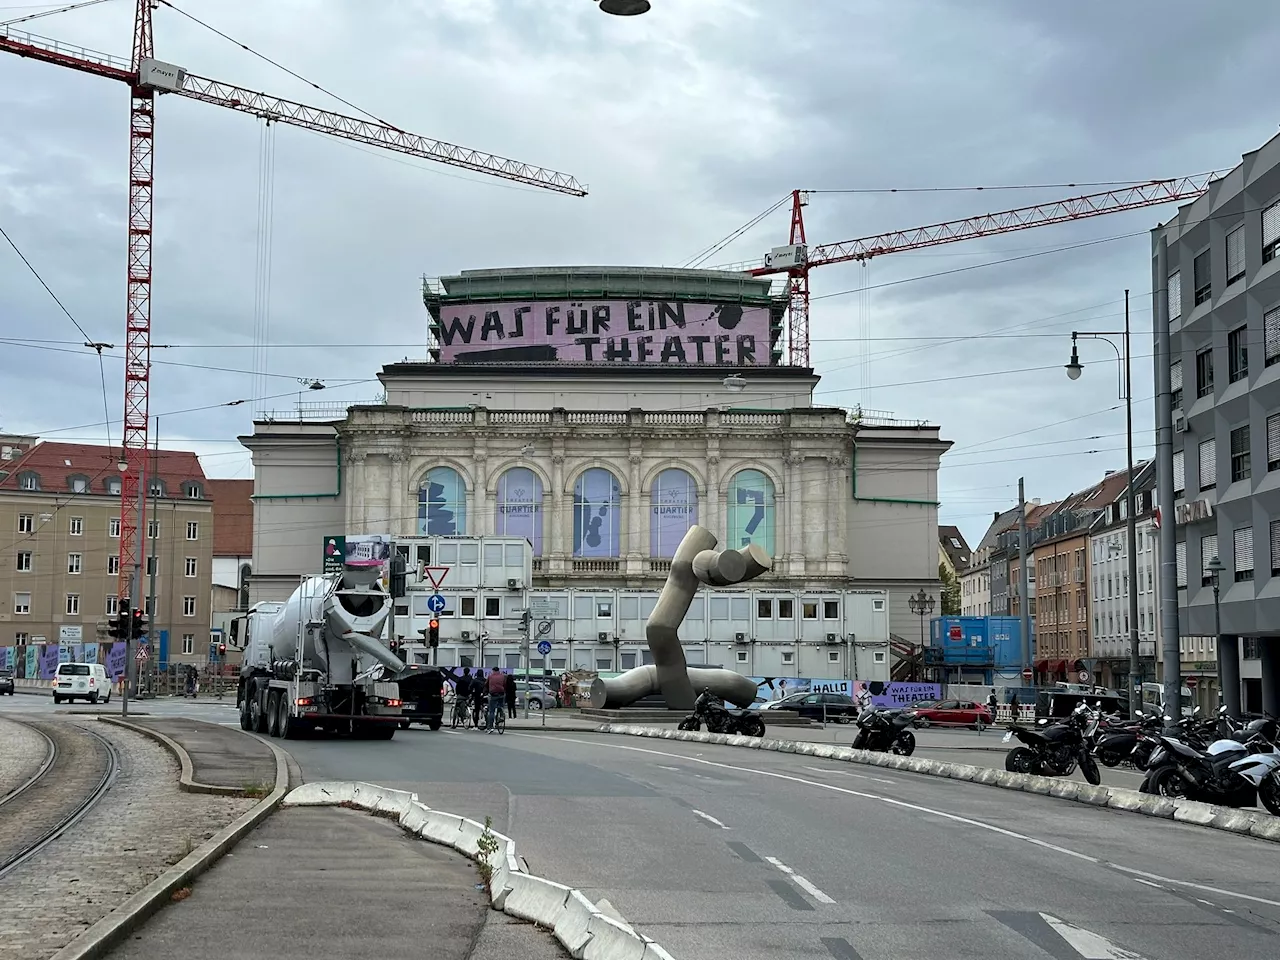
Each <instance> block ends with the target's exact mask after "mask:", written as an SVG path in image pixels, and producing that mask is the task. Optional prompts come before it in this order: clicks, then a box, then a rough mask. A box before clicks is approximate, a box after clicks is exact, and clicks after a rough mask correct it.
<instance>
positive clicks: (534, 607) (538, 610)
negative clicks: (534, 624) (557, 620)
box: [529, 597, 556, 619]
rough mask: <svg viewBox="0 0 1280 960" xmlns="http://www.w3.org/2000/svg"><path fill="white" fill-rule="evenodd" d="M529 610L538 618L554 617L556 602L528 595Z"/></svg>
mask: <svg viewBox="0 0 1280 960" xmlns="http://www.w3.org/2000/svg"><path fill="white" fill-rule="evenodd" d="M529 612H530V613H531V614H533V615H534V616H535V617H538V618H539V619H542V618H544V617H554V616H555V615H556V603H555V601H554V600H539V599H535V598H533V597H530V598H529Z"/></svg>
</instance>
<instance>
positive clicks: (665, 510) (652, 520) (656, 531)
mask: <svg viewBox="0 0 1280 960" xmlns="http://www.w3.org/2000/svg"><path fill="white" fill-rule="evenodd" d="M697 522H698V485H697V483H695V482H694V479H693V477H691V476H690V475H689V473H688V472H687V471H685V470H681V469H680V468H678V467H671V468H670V469H667V470H663V471H662V472H661V473H660V474H658V475H657V476H656V477H655V478H654V480H653V488H652V489H651V490H650V491H649V556H651V557H673V556H675V553H676V547H678V546H679V545H680V541H681V540H682V539H683V538H684V535H685V533H687V532H688V530H689V528H690V527H692V526H693V525H694V524H695V523H697Z"/></svg>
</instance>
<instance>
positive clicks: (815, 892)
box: [765, 857, 835, 903]
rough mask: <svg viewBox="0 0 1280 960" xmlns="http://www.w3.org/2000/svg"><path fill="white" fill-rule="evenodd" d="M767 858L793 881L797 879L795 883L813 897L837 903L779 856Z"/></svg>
mask: <svg viewBox="0 0 1280 960" xmlns="http://www.w3.org/2000/svg"><path fill="white" fill-rule="evenodd" d="M765 859H766V860H768V861H769V862H770V863H772V864H773V865H774V866H775V867H777V868H778V869H779V870H781V871H782V872H783V873H785V874H786V875H787V876H788V877H790V878H791V879H792V880H793V881H795V885H796V886H797V887H799V888H800V889H801V890H803V891H804V892H805V893H807V894H809V896H811V897H813V899H815V900H817V901H818V902H819V903H835V901H834V900H832V899H831V898H830V897H828V896H827V895H826V894H825V893H823V892H822V891H821V890H819V889H818V888H817V887H815V886H814V885H813V884H812V883H810V882H809V881H808V880H806V879H805V878H804V877H802V876H800V874H798V873H796V872H795V871H794V870H792V869H791V868H790V867H788V866H787V865H786V864H785V863H783V862H782V861H781V860H779V859H778V858H777V857H765Z"/></svg>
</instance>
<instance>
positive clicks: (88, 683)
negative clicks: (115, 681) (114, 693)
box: [53, 663, 111, 703]
mask: <svg viewBox="0 0 1280 960" xmlns="http://www.w3.org/2000/svg"><path fill="white" fill-rule="evenodd" d="M63 700H88V701H89V702H90V703H97V702H98V701H99V700H101V701H102V702H103V703H110V702H111V680H110V679H109V678H108V677H107V668H106V667H104V666H103V665H102V664H100V663H60V664H58V672H57V673H56V674H54V677H53V702H54V703H61V702H62V701H63Z"/></svg>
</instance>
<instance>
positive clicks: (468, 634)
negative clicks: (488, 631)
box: [462, 630, 471, 640]
mask: <svg viewBox="0 0 1280 960" xmlns="http://www.w3.org/2000/svg"><path fill="white" fill-rule="evenodd" d="M462 639H463V640H470V639H471V631H470V630H463V631H462Z"/></svg>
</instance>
